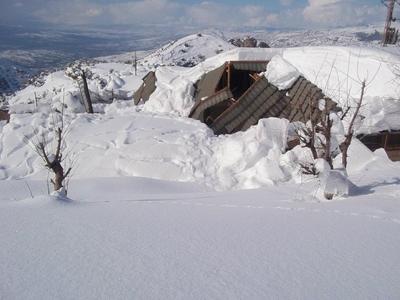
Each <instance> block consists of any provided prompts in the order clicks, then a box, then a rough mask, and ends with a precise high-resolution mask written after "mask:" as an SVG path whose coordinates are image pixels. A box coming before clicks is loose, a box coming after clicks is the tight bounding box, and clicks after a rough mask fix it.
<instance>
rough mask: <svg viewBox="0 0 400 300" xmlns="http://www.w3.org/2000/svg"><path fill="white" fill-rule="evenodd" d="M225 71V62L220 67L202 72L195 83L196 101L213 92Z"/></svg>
mask: <svg viewBox="0 0 400 300" xmlns="http://www.w3.org/2000/svg"><path fill="white" fill-rule="evenodd" d="M224 72H226V64H223V65H222V66H221V67H219V68H217V69H215V70H213V71H211V72H208V73H206V74H204V75H203V76H202V77H201V78H200V80H199V81H198V82H197V83H196V95H195V101H196V103H198V102H200V101H202V100H204V99H205V98H208V97H210V96H212V95H214V94H215V92H216V89H217V86H218V83H219V81H220V80H221V77H222V75H223V74H224Z"/></svg>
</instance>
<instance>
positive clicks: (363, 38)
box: [0, 25, 397, 93]
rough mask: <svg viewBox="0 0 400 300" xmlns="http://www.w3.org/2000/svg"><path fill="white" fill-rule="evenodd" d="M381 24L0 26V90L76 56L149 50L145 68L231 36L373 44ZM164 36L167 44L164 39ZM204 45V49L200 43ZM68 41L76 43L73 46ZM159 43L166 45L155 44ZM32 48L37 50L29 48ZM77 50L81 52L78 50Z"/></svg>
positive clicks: (214, 46)
mask: <svg viewBox="0 0 400 300" xmlns="http://www.w3.org/2000/svg"><path fill="white" fill-rule="evenodd" d="M382 28H383V25H373V26H372V25H371V26H364V27H354V28H343V29H335V30H299V31H257V32H232V31H225V32H224V33H222V32H221V31H219V30H206V31H204V32H203V35H204V36H203V37H201V38H200V39H199V37H198V36H197V35H196V34H194V35H192V36H188V37H185V38H183V39H181V40H176V39H174V38H175V37H176V36H177V35H171V34H170V33H166V32H157V33H154V34H153V35H151V34H148V36H143V35H140V34H135V33H129V32H125V31H124V30H119V31H111V32H102V31H100V32H97V31H90V30H88V31H87V32H51V31H50V32H47V31H44V30H42V31H39V32H23V31H22V32H21V30H22V29H18V30H16V29H15V28H11V29H10V28H3V27H1V26H0V37H1V38H2V40H4V41H5V43H3V44H2V45H0V93H10V92H15V91H16V90H18V89H20V88H21V87H23V86H24V84H25V83H26V82H27V81H28V79H29V77H32V76H34V75H38V74H39V73H40V72H43V71H49V70H54V69H56V68H62V67H64V66H65V65H67V64H69V63H71V62H72V61H73V60H75V59H80V58H89V57H91V58H94V57H98V56H102V55H107V53H109V54H112V53H121V52H123V53H122V54H121V55H113V56H111V57H113V58H114V59H117V60H120V61H122V60H124V61H132V59H133V58H134V53H133V52H129V53H127V51H129V49H133V48H135V49H140V50H143V49H147V50H146V51H148V52H150V53H153V55H151V56H149V57H148V58H147V61H145V62H143V63H145V64H146V65H147V67H149V66H151V65H159V64H164V65H171V64H173V65H180V66H194V65H196V64H197V63H199V62H201V61H203V60H204V59H205V58H207V57H210V56H211V55H215V54H217V53H220V52H223V51H225V50H229V49H231V48H232V45H230V44H229V43H227V41H228V40H229V39H231V38H240V37H245V36H252V37H255V38H257V39H258V40H259V41H263V42H266V43H267V44H268V45H269V46H271V47H274V48H287V47H303V46H318V45H325V46H327V45H331V46H374V45H375V46H376V45H378V44H379V41H380V40H381V36H380V32H381V31H382ZM118 32H119V33H118ZM178 36H179V35H178ZM214 38H216V39H214ZM168 40H169V41H170V42H168V43H167V41H168ZM192 42H194V44H193V43H192ZM202 44H203V45H202ZM204 44H207V45H208V47H204ZM49 45H51V47H50V46H49ZM70 45H75V47H71V46H70ZM160 45H164V46H163V47H161V48H159V47H160ZM197 46H199V47H200V48H201V49H203V50H202V51H208V52H207V53H200V52H198V51H197V49H198V48H197ZM32 47H35V48H33V49H32ZM390 48H392V47H389V49H390ZM76 49H81V50H80V51H79V52H76ZM393 51H397V50H396V49H394V50H393ZM111 57H109V58H111Z"/></svg>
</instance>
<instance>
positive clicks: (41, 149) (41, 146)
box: [34, 127, 72, 191]
mask: <svg viewBox="0 0 400 300" xmlns="http://www.w3.org/2000/svg"><path fill="white" fill-rule="evenodd" d="M55 134H56V150H55V153H54V154H53V155H51V154H50V152H49V151H48V150H47V147H46V146H47V145H46V139H42V140H41V141H39V142H38V143H37V144H35V145H34V146H35V150H36V153H38V154H39V156H40V157H41V158H42V159H43V161H44V162H45V166H46V168H48V169H49V170H51V171H52V172H53V173H54V178H53V179H51V183H52V184H53V186H54V190H55V191H58V190H60V189H61V188H62V187H63V183H64V180H65V179H66V178H67V177H68V176H69V174H70V172H71V170H72V168H71V167H69V168H68V169H67V171H66V172H64V167H63V165H62V162H63V155H62V145H63V139H64V136H63V128H62V127H58V128H57V129H56V130H55Z"/></svg>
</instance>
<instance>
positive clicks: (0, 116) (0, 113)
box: [0, 110, 10, 123]
mask: <svg viewBox="0 0 400 300" xmlns="http://www.w3.org/2000/svg"><path fill="white" fill-rule="evenodd" d="M0 121H7V123H8V122H10V114H9V113H8V110H0Z"/></svg>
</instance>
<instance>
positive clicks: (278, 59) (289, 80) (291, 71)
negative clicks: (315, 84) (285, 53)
mask: <svg viewBox="0 0 400 300" xmlns="http://www.w3.org/2000/svg"><path fill="white" fill-rule="evenodd" d="M300 75H301V74H300V72H299V71H298V70H297V69H296V68H295V67H294V66H293V65H291V64H290V63H289V62H287V61H286V60H285V59H284V58H283V57H282V56H280V55H275V56H274V57H273V58H272V59H271V61H270V62H269V63H268V65H267V71H266V72H265V74H264V76H265V77H266V78H267V79H268V81H269V82H270V83H272V84H273V85H275V86H276V87H277V88H278V89H280V90H286V89H289V88H291V87H292V85H293V84H294V83H295V82H296V80H297V79H298V78H299V77H300Z"/></svg>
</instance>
